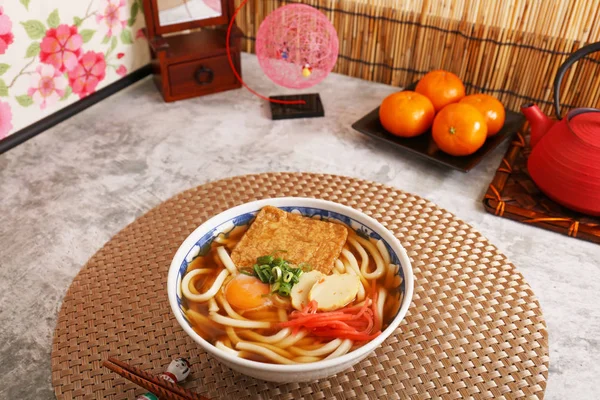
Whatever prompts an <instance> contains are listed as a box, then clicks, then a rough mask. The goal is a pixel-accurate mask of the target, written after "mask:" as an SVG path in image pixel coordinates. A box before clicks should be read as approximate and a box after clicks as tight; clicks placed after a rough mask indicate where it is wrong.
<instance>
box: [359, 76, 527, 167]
mask: <svg viewBox="0 0 600 400" xmlns="http://www.w3.org/2000/svg"><path fill="white" fill-rule="evenodd" d="M416 86H417V83H416V82H415V83H413V84H412V85H410V86H408V87H407V88H406V89H405V90H414V88H415V87H416ZM524 123H525V117H524V116H523V114H520V113H516V112H513V111H510V110H506V120H505V122H504V126H503V127H502V129H501V130H500V132H498V133H497V134H496V135H494V136H492V137H489V138H487V140H486V141H485V143H484V145H483V146H482V147H481V148H480V149H479V150H477V151H476V152H475V153H473V154H471V155H470V156H462V157H456V156H451V155H449V154H446V153H444V152H443V151H441V150H440V149H439V148H438V147H437V145H436V144H435V142H434V141H433V138H432V137H431V131H428V132H425V133H424V134H422V135H419V136H416V137H412V138H401V137H398V136H395V135H392V134H391V133H389V132H388V131H386V130H385V128H384V127H383V125H381V122H380V121H379V107H377V108H376V109H375V110H373V111H371V112H370V113H369V114H367V115H365V116H364V117H363V118H362V119H360V120H359V121H357V122H355V123H354V124H353V125H352V128H354V129H356V130H357V131H358V132H360V133H363V134H365V135H367V136H370V137H372V138H374V139H377V140H380V141H382V142H385V143H388V144H390V145H391V146H392V147H396V148H398V149H403V150H405V151H408V152H411V153H414V154H416V155H418V156H420V157H423V158H426V159H428V160H431V161H433V162H435V163H437V164H442V165H445V166H447V167H450V168H453V169H456V170H458V171H462V172H469V171H470V170H471V169H473V167H475V166H476V165H477V164H479V163H480V162H481V160H482V159H483V158H484V157H485V156H486V154H488V153H489V152H491V151H492V150H494V149H495V148H496V147H498V146H499V145H500V144H501V143H502V142H504V140H506V139H507V138H508V137H510V136H512V135H513V134H514V133H516V132H518V131H519V130H520V129H521V127H522V126H523V124H524Z"/></svg>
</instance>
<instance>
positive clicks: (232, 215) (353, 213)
mask: <svg viewBox="0 0 600 400" xmlns="http://www.w3.org/2000/svg"><path fill="white" fill-rule="evenodd" d="M266 205H271V206H275V207H279V208H282V209H284V210H285V211H290V212H295V213H301V214H303V215H306V216H310V217H313V216H315V215H317V216H321V217H325V218H328V219H330V220H331V219H336V220H339V221H341V222H343V223H345V224H346V225H347V226H350V227H351V228H353V229H354V230H355V231H358V230H360V231H362V232H361V233H362V234H367V235H369V236H371V237H374V238H377V239H382V240H383V241H384V243H385V244H386V247H387V249H388V251H389V253H390V257H391V259H392V261H393V262H394V263H395V264H400V268H399V271H398V273H399V274H400V275H401V276H402V278H403V279H402V282H403V283H402V285H401V287H400V290H401V291H402V292H403V296H402V303H401V306H400V310H399V311H398V314H397V315H396V317H395V318H394V319H393V320H392V322H391V323H390V325H389V326H388V327H387V329H385V331H383V332H382V333H381V335H379V336H378V337H377V338H375V339H373V340H371V341H370V342H368V343H366V344H365V345H363V346H362V347H360V348H358V349H356V350H354V351H352V352H350V353H347V354H345V355H343V356H341V357H338V358H334V359H331V360H323V361H318V362H314V363H308V364H298V365H277V364H267V363H261V362H257V361H250V360H246V359H242V358H237V357H234V356H232V355H230V354H227V353H225V352H224V351H222V350H219V349H218V348H216V347H214V346H213V345H212V344H210V343H209V342H207V341H206V340H204V339H203V338H202V337H200V335H198V334H197V333H196V332H194V330H193V329H192V327H191V326H190V324H189V322H188V320H187V319H186V317H185V314H184V312H183V310H182V305H181V298H182V295H181V288H180V286H181V279H182V276H183V274H185V271H186V269H187V264H188V262H191V261H192V260H193V259H194V258H195V257H196V256H197V255H198V254H199V253H200V252H201V251H202V249H203V248H204V249H206V246H210V243H211V242H212V239H213V238H214V237H215V236H217V235H218V234H219V233H221V232H228V231H229V230H230V229H232V228H233V227H234V226H237V225H245V224H248V223H249V222H250V221H251V220H252V219H253V218H254V216H255V215H256V213H257V212H258V211H259V210H260V209H261V208H262V207H264V206H266ZM167 286H168V287H167V290H168V294H169V303H170V304H171V309H172V310H173V313H174V314H175V317H176V318H177V322H179V324H180V325H181V327H182V328H183V329H184V330H185V332H186V333H187V334H188V335H189V336H190V337H191V338H192V339H194V340H195V341H196V343H198V344H199V345H200V346H201V347H202V348H203V349H204V350H206V352H207V353H209V354H210V355H212V356H213V357H215V358H216V359H217V360H219V361H220V362H222V363H223V364H225V365H227V366H228V367H230V368H232V369H234V370H236V371H239V372H241V373H243V374H246V375H249V376H252V377H254V378H258V379H262V380H265V381H272V382H304V381H314V380H318V379H322V378H326V377H329V376H332V375H335V374H337V373H338V372H341V371H343V370H345V369H347V368H350V367H351V366H352V365H354V364H356V363H358V362H359V361H361V360H363V359H364V358H366V357H367V356H368V355H369V354H371V352H373V351H374V350H375V349H376V348H377V347H378V346H379V345H380V344H381V343H382V342H383V341H384V340H385V339H387V338H388V337H389V336H390V335H392V334H393V333H394V331H395V330H396V328H397V327H398V325H399V324H400V322H401V321H402V319H403V318H404V316H405V315H406V312H407V310H408V307H409V305H410V303H411V300H412V296H413V272H412V267H411V264H410V260H409V258H408V256H407V255H406V251H405V250H404V248H403V247H402V246H401V245H400V242H399V241H398V240H397V239H396V238H395V237H394V235H392V233H391V232H390V231H388V230H387V229H385V228H384V227H383V225H381V224H380V223H379V222H377V221H375V220H374V219H373V218H371V217H369V216H367V215H365V214H363V213H361V212H359V211H357V210H354V209H352V208H350V207H346V206H343V205H341V204H337V203H333V202H330V201H325V200H317V199H309V198H298V197H284V198H273V199H265V200H259V201H253V202H251V203H246V204H242V205H240V206H237V207H234V208H231V209H229V210H227V211H224V212H222V213H221V214H219V215H216V216H214V217H213V218H211V219H209V220H208V221H206V222H205V223H204V224H202V225H201V226H200V227H198V228H197V229H196V230H195V231H194V232H192V233H191V234H190V235H189V236H188V237H187V239H186V240H185V241H184V242H183V244H182V245H181V246H180V247H179V250H177V253H176V254H175V257H174V258H173V261H172V262H171V267H170V269H169V277H168V281H167Z"/></svg>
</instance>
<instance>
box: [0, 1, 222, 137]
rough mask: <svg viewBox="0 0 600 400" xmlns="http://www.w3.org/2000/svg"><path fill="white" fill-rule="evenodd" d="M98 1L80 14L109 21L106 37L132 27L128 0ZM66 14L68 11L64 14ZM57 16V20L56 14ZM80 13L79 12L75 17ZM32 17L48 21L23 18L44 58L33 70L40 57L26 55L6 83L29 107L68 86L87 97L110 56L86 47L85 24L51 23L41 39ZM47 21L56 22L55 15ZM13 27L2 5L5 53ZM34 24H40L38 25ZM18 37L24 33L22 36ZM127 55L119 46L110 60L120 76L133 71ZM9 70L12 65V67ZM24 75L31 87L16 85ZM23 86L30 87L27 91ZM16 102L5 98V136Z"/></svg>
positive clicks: (0, 106)
mask: <svg viewBox="0 0 600 400" xmlns="http://www.w3.org/2000/svg"><path fill="white" fill-rule="evenodd" d="M208 1H216V0H208ZM99 2H100V3H101V5H100V7H99V8H98V9H97V10H96V12H94V13H92V14H90V13H89V11H90V10H89V9H88V11H87V13H86V16H85V17H84V18H79V20H81V21H84V20H86V19H88V17H91V16H92V15H94V14H95V16H96V17H95V19H96V22H97V23H99V24H100V25H101V26H102V27H104V29H105V32H106V34H105V37H109V38H111V37H114V36H115V35H118V34H119V33H121V31H123V29H127V28H126V26H127V20H128V18H130V16H129V12H128V7H129V5H128V1H127V0H99ZM130 4H131V3H130ZM134 6H136V7H137V5H136V4H133V5H131V10H133V7H134ZM61 17H64V16H63V15H61ZM54 18H55V20H56V17H54ZM60 19H62V18H60ZM77 19H78V18H75V20H77ZM90 21H92V20H90ZM33 23H36V24H37V26H40V25H46V24H45V23H44V21H42V20H40V21H37V20H35V21H31V22H30V24H29V25H26V24H25V23H23V25H24V27H25V30H26V31H27V32H26V33H27V36H29V37H30V39H34V40H35V42H37V43H39V53H38V57H39V61H40V63H39V64H37V66H35V64H33V65H34V67H35V70H32V68H33V67H30V65H31V64H32V63H33V62H35V61H36V59H37V58H38V57H35V56H33V55H32V56H28V57H27V58H29V59H30V60H29V61H28V64H27V65H25V67H23V68H22V69H21V71H20V72H18V73H16V76H14V77H13V79H12V83H11V85H9V86H8V87H7V90H8V89H10V93H9V96H10V97H15V98H16V99H12V100H16V102H18V103H19V105H20V106H21V107H28V106H29V105H30V104H32V103H34V104H36V105H37V106H39V108H40V109H47V108H48V107H51V106H52V105H53V104H55V103H57V102H58V101H59V100H60V99H61V98H62V97H63V96H65V94H66V93H67V92H69V93H70V92H71V90H72V92H73V93H74V94H76V95H78V96H79V98H84V97H86V96H88V95H89V94H91V93H94V92H95V91H96V89H97V88H98V84H99V83H100V82H101V81H102V80H104V78H105V77H106V67H107V62H108V60H106V59H105V54H103V52H95V51H87V52H86V51H85V50H84V48H83V46H84V43H83V38H82V36H81V34H80V32H79V29H82V28H80V27H78V26H77V25H70V24H60V25H58V26H56V27H50V28H47V30H46V31H45V34H44V35H43V38H42V40H41V41H40V40H39V39H38V37H39V36H37V37H34V32H33V31H30V29H32V28H34V26H33ZM47 24H48V25H50V24H52V22H51V21H50V18H49V19H48V23H47ZM102 27H101V28H102ZM12 28H13V23H12V20H11V18H10V17H9V16H8V15H6V14H5V13H4V9H3V7H2V6H1V5H0V55H2V54H5V53H6V52H7V50H8V48H9V46H10V45H11V44H12V43H13V42H14V39H15V38H14V34H13V32H12ZM35 28H36V29H37V27H35ZM42 32H43V31H42ZM134 32H135V33H134ZM21 33H23V32H21ZM131 33H132V34H133V33H134V34H135V38H136V39H139V38H145V35H144V32H143V30H142V29H138V30H135V31H134V30H132V31H131ZM35 35H37V33H35ZM129 37H131V36H129ZM19 40H21V39H20V38H19ZM114 40H115V39H113V41H112V42H111V45H110V46H111V47H110V49H108V50H107V53H106V54H107V55H108V54H110V53H111V52H112V51H113V50H114V46H115V42H114ZM23 41H24V40H23ZM106 43H107V42H105V41H104V42H103V44H106ZM34 44H36V43H29V47H28V48H27V52H28V55H29V54H30V52H31V51H35V50H36V49H35V47H33V45H34ZM123 44H127V41H126V40H125V39H123ZM22 45H27V43H24V44H23V43H22ZM125 56H126V53H124V52H118V53H115V55H114V56H112V57H114V58H112V59H113V60H115V61H114V62H115V63H116V65H115V64H112V63H111V64H110V66H112V67H113V68H114V71H115V74H116V75H118V76H125V75H127V73H128V67H127V66H126V64H119V61H116V60H121V59H123V58H124V57H125ZM121 62H122V61H121ZM10 67H12V65H9V66H3V68H4V71H6V69H7V68H10ZM10 71H13V68H11V70H10ZM14 71H15V72H16V71H17V69H14ZM25 76H29V77H30V78H29V85H28V87H27V86H26V87H25V88H20V85H18V86H15V87H12V86H13V83H15V81H17V79H18V78H19V77H22V79H23V78H24V77H25ZM18 82H21V80H20V79H19V80H18ZM11 87H12V89H11ZM23 90H25V91H26V92H25V93H24V91H23ZM11 104H12V103H9V102H6V101H2V100H0V140H1V139H3V138H4V137H6V136H7V135H8V134H9V133H10V132H11V130H12V129H13V113H12V108H11V107H12V106H11ZM15 104H16V103H15ZM13 106H14V104H13Z"/></svg>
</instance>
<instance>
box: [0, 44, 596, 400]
mask: <svg viewBox="0 0 600 400" xmlns="http://www.w3.org/2000/svg"><path fill="white" fill-rule="evenodd" d="M243 68H244V74H245V78H246V79H247V81H248V83H249V84H250V85H251V86H252V87H254V88H256V89H258V90H259V91H260V92H262V93H266V94H284V93H288V92H289V91H286V90H281V89H280V88H278V87H276V86H275V85H274V84H272V83H271V82H270V81H269V80H268V79H267V78H266V77H264V76H263V75H262V74H261V72H260V69H259V68H258V63H257V62H256V59H255V58H254V57H253V56H250V55H244V58H243ZM395 90H397V88H393V87H389V86H386V85H380V84H375V83H371V82H367V81H362V80H359V79H353V78H349V77H345V76H340V75H335V74H334V75H331V76H330V77H328V78H327V79H326V80H325V81H324V82H323V83H321V84H320V85H319V86H318V87H316V88H313V91H319V92H320V93H321V96H322V98H323V102H324V104H325V107H326V117H325V118H321V119H312V120H290V121H278V122H272V121H271V120H270V118H269V110H268V105H267V104H265V102H263V101H260V100H259V99H257V98H256V97H254V96H252V95H251V94H250V93H249V92H247V91H245V90H236V91H230V92H225V93H221V94H216V95H212V96H208V97H203V98H197V99H192V100H187V101H181V102H177V103H171V104H166V103H164V102H163V101H162V99H161V97H160V96H159V94H158V92H157V91H156V89H155V87H154V85H153V84H152V82H151V80H150V79H149V78H146V79H144V80H143V81H141V82H139V83H137V84H135V85H134V86H132V87H129V88H128V89H126V90H123V91H121V92H120V93H118V94H116V95H113V96H112V97H109V98H108V99H106V100H104V101H102V102H101V103H99V104H97V105H95V106H93V107H91V108H89V109H87V110H85V111H84V112H82V113H80V114H78V115H76V116H74V117H72V118H70V119H68V120H66V121H64V122H62V123H61V124H59V125H57V126H55V127H53V128H52V129H50V130H48V131H47V132H44V133H42V134H41V135H39V136H37V137H35V138H34V139H32V140H29V141H28V142H26V143H24V144H22V145H20V146H18V147H16V148H14V149H13V150H10V151H9V152H7V153H5V154H3V155H0V399H23V400H25V399H51V398H54V394H53V390H52V386H51V380H50V351H51V344H52V334H53V330H54V326H55V323H56V317H57V314H58V310H59V307H60V305H61V300H62V298H63V297H64V295H65V293H66V291H67V288H68V287H69V285H70V283H71V281H72V280H73V278H74V277H75V275H76V274H77V272H78V271H79V270H80V269H81V267H82V266H83V265H84V264H85V262H86V261H87V260H88V259H89V258H90V257H91V256H92V255H93V254H94V253H95V252H96V251H97V250H98V249H99V248H100V247H101V246H102V245H103V244H104V243H105V242H106V241H108V240H109V239H110V238H111V237H112V236H113V235H114V234H116V233H117V232H118V231H119V230H121V229H122V228H123V227H125V226H126V225H127V224H129V223H130V222H132V221H133V220H134V219H136V218H137V217H139V216H140V215H142V214H144V213H145V212H147V211H148V210H150V209H151V208H152V207H154V206H156V205H158V204H160V203H161V202H163V201H165V200H166V199H168V198H170V197H171V196H173V195H175V194H177V193H178V192H180V191H183V190H185V189H188V188H191V187H194V186H197V185H201V184H203V183H205V182H208V181H211V180H216V179H220V178H225V177H230V176H235V175H241V174H249V173H259V172H267V171H306V172H320V173H330V174H341V175H348V176H353V177H358V178H363V179H369V180H373V181H378V182H381V183H385V184H388V185H392V186H395V187H398V188H400V189H402V190H404V191H408V192H412V193H414V194H417V195H420V196H422V197H425V198H427V199H429V200H431V201H433V202H435V203H437V204H438V205H440V206H441V207H443V208H446V209H447V210H449V211H450V212H452V213H454V214H456V215H457V216H458V217H459V218H461V219H462V220H464V221H466V222H468V223H469V224H471V225H473V226H474V227H475V228H477V229H478V230H479V231H480V232H481V233H482V234H483V235H484V236H486V237H487V238H488V239H489V240H490V241H491V242H492V243H493V244H495V245H496V246H497V247H498V248H499V249H500V250H501V251H502V252H503V253H504V254H506V255H507V256H508V258H509V259H510V260H511V261H512V262H513V263H514V264H515V265H516V266H517V268H518V269H519V270H520V271H521V272H522V273H523V275H524V276H525V278H526V280H527V281H528V282H529V283H530V285H531V287H532V288H533V290H534V292H535V293H536V295H537V296H538V298H539V301H540V303H541V306H542V310H543V312H544V316H545V319H546V322H547V325H548V329H549V336H550V373H549V381H548V387H547V391H546V398H547V399H557V400H558V399H560V400H563V399H596V398H598V395H597V390H598V385H600V361H599V360H600V333H599V332H600V307H598V304H599V303H600V246H598V245H596V244H592V243H587V242H584V241H581V240H576V239H572V238H569V237H566V236H561V235H559V234H555V233H552V232H548V231H544V230H541V229H538V228H535V227H533V226H526V225H523V224H519V223H516V222H512V221H509V220H507V219H502V218H498V217H495V216H493V215H490V214H488V213H486V212H485V210H484V208H483V205H482V203H481V199H482V196H483V195H484V193H485V190H486V187H487V185H488V184H489V182H490V180H491V178H492V176H493V175H494V172H495V170H496V168H497V167H498V165H499V163H500V160H501V158H502V154H503V153H504V152H505V150H506V145H505V146H503V147H501V148H498V149H497V150H496V151H495V152H494V153H492V154H491V156H489V157H488V158H487V159H486V160H484V161H483V163H482V164H480V165H479V166H478V167H477V168H475V169H474V170H472V171H471V172H469V173H468V174H463V173H460V172H456V171H451V170H449V169H447V168H444V167H440V166H437V165H433V164H431V163H430V162H428V161H424V160H421V159H419V158H417V157H416V156H413V155H410V154H408V153H403V152H398V151H395V150H393V149H390V148H389V147H388V146H386V145H384V144H379V143H377V142H375V141H374V140H372V139H369V138H367V137H364V136H363V135H361V134H359V133H357V132H355V131H353V130H352V128H351V124H352V123H353V122H355V121H356V120H357V119H359V118H360V117H362V116H363V115H364V114H366V113H367V112H369V111H371V110H372V109H373V108H374V107H376V106H377V105H378V103H379V102H380V101H381V99H382V98H383V97H384V96H385V95H387V94H389V93H391V92H393V91H395ZM308 92H310V90H309V91H308ZM32 112H34V111H32Z"/></svg>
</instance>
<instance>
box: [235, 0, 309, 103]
mask: <svg viewBox="0 0 600 400" xmlns="http://www.w3.org/2000/svg"><path fill="white" fill-rule="evenodd" d="M246 3H248V0H243V1H242V3H241V4H240V6H239V7H238V8H237V9H236V10H235V12H234V13H233V17H231V21H230V22H229V28H228V29H227V39H226V40H227V43H226V44H225V45H226V47H227V59H228V60H229V65H230V66H231V69H232V70H233V74H234V75H235V77H236V78H237V80H238V81H240V83H241V84H242V85H243V86H244V87H245V88H246V89H248V91H250V93H252V94H253V95H255V96H258V97H260V98H261V99H263V100H267V101H268V102H271V103H275V104H287V105H292V104H306V101H304V100H276V99H270V98H268V97H266V96H263V95H262V94H260V93H258V92H257V91H255V90H254V89H252V88H251V87H250V86H248V85H247V84H246V82H244V80H243V79H242V77H241V76H240V74H239V73H238V71H237V69H235V64H234V63H233V58H232V57H231V44H230V43H229V42H230V40H231V31H232V29H233V24H234V23H235V19H236V18H237V15H238V14H239V12H240V10H241V9H242V7H244V6H245V5H246Z"/></svg>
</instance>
